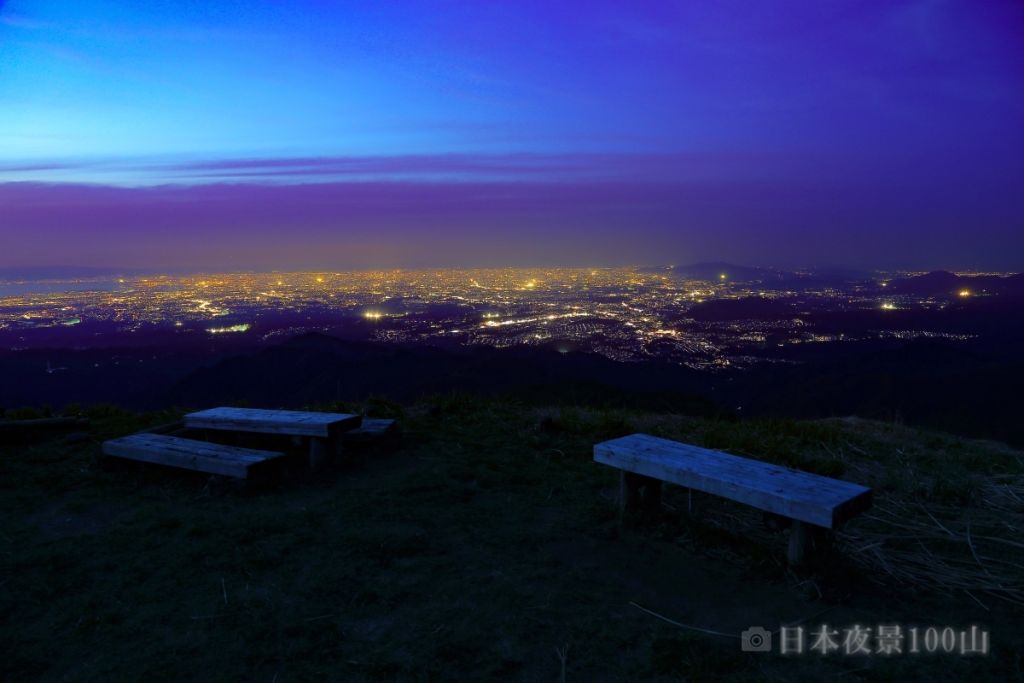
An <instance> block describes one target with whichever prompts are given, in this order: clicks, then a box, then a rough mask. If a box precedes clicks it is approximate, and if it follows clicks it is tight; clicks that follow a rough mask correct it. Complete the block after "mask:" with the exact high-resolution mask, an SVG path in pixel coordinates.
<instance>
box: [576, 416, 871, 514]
mask: <svg viewBox="0 0 1024 683" xmlns="http://www.w3.org/2000/svg"><path fill="white" fill-rule="evenodd" d="M594 460H595V461H597V462H599V463H603V464H605V465H610V466H612V467H616V468H619V469H620V470H624V471H626V472H632V473H634V474H639V475H642V476H645V477H651V478H653V479H658V480H661V481H666V482H669V483H672V484H678V485H680V486H685V487H687V488H691V489H695V490H698V491H704V492H706V493H711V494H715V495H718V496H722V497H723V498H728V499H730V500H735V501H737V502H740V503H746V504H747V505H751V506H753V507H756V508H759V509H761V510H765V511H767V512H771V513H774V514H777V515H781V516H783V517H788V518H791V519H793V520H797V521H799V522H806V523H808V524H813V525H816V526H819V527H824V528H826V529H833V528H836V527H837V526H839V525H840V524H842V523H843V522H844V521H845V520H846V519H849V518H850V517H852V516H854V515H856V514H859V513H860V512H862V511H864V510H866V509H868V508H869V507H871V489H869V488H866V487H864V486H860V485H859V484H853V483H850V482H845V481H839V480H838V479H831V478H829V477H823V476H820V475H817V474H811V473H810V472H801V471H800V470H795V469H792V468H788V467H780V466H778V465H773V464H770V463H766V462H762V461H759V460H752V459H750V458H743V457H739V456H736V455H730V454H728V453H722V452H720V451H713V450H709V449H706V448H700V447H697V446H691V445H688V444H683V443H679V442H677V441H670V440H668V439H661V438H658V437H654V436H650V435H647V434H633V435H631V436H625V437H622V438H619V439H613V440H611V441H605V442H604V443H600V444H597V445H596V446H594Z"/></svg>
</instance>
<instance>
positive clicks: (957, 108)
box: [0, 0, 1024, 265]
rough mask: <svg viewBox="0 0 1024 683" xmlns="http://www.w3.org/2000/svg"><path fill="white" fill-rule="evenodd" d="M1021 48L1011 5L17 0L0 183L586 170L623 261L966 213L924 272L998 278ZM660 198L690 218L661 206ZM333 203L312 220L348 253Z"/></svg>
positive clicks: (465, 177) (3, 93) (128, 184)
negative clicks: (629, 243) (959, 233)
mask: <svg viewBox="0 0 1024 683" xmlns="http://www.w3.org/2000/svg"><path fill="white" fill-rule="evenodd" d="M1022 45H1024V5H1022V4H1021V3H1019V2H1012V1H1009V0H1007V1H1001V0H990V1H986V2H962V1H952V0H908V1H903V2H899V1H896V2H847V1H839V0H830V1H823V2H811V3H808V2H788V1H780V2H754V1H749V2H738V1H728V2H717V3H689V2H685V3H684V2H667V1H661V2H636V3H622V2H606V1H602V0H595V1H592V2H575V1H572V2H569V1H567V2H560V3H552V2H533V1H531V0H524V1H522V2H515V3H486V2H395V3H390V2H389V3H379V2H361V3H354V2H302V1H300V2H290V3H281V2H261V1H258V0H257V1H251V2H245V3H214V2H180V1H179V2H165V1H152V2H144V3H130V2H113V1H97V0H82V1H78V2H66V1H65V2H55V1H46V0H43V1H35V2H33V1H30V0H9V1H8V2H6V3H2V6H0V183H6V184H7V185H9V187H6V188H5V189H3V191H2V193H0V194H2V195H3V196H4V197H6V199H5V200H4V201H7V202H8V203H9V205H10V206H14V205H15V204H17V205H18V206H21V204H23V203H24V201H25V200H24V198H19V196H20V195H19V194H18V189H19V187H21V188H22V189H24V183H45V184H47V186H48V187H49V189H50V191H51V192H52V196H51V197H50V198H48V199H47V203H49V204H54V205H56V204H59V203H60V201H61V199H60V197H61V194H60V192H58V190H59V189H60V188H61V187H65V189H68V188H67V186H70V185H76V184H90V185H106V186H118V187H124V188H136V189H137V190H139V191H140V192H141V191H142V190H143V189H144V188H146V187H153V186H159V185H164V184H168V183H170V184H174V185H182V186H192V187H194V186H200V185H210V184H218V185H220V184H225V183H230V184H238V183H245V184H254V185H267V184H284V185H299V184H308V183H335V184H339V185H342V184H351V183H357V182H367V181H373V182H393V183H398V184H401V183H410V182H427V183H493V182H505V183H514V184H517V189H516V191H524V190H525V186H524V183H534V184H537V183H539V184H540V185H544V184H551V183H557V184H562V185H565V184H575V185H580V184H588V183H589V184H593V183H598V182H600V183H614V184H619V185H623V184H625V185H628V186H630V187H632V188H633V189H634V193H633V195H632V196H633V197H634V199H633V200H632V201H635V202H636V207H635V208H636V212H635V215H636V216H638V219H637V220H636V221H632V222H630V221H628V218H627V217H628V215H629V212H628V211H622V210H620V209H621V208H622V206H621V204H622V202H628V201H630V200H627V199H625V198H620V199H619V200H618V201H619V205H617V206H616V207H609V212H608V213H609V215H611V214H614V215H615V216H616V217H617V218H616V219H615V220H616V221H620V222H619V223H615V224H611V223H608V222H605V221H600V220H599V218H600V217H598V218H597V219H595V218H593V217H591V219H590V220H598V223H599V225H600V229H601V231H602V232H603V233H604V232H607V233H608V234H610V235H613V236H614V233H615V230H616V229H618V230H621V231H628V232H629V233H630V235H631V236H638V237H639V238H640V242H641V245H640V246H639V247H635V248H634V249H633V250H632V251H631V252H628V253H627V254H625V255H623V257H626V258H630V259H641V258H648V257H650V256H651V255H654V254H658V253H662V252H663V251H664V250H665V249H666V248H673V244H672V243H671V239H670V237H669V235H670V234H671V233H672V232H673V230H676V229H677V230H679V231H681V232H682V233H684V234H682V236H681V237H680V238H679V239H680V241H679V245H678V248H675V251H676V252H679V253H689V252H688V251H687V249H685V248H683V247H684V246H685V244H686V243H693V241H694V240H693V239H692V238H693V237H694V236H696V237H699V238H700V239H699V240H697V241H699V242H700V243H701V244H706V245H707V246H706V248H705V250H706V251H707V252H708V253H701V254H696V253H694V254H692V255H693V256H694V257H708V258H712V257H714V258H719V257H730V258H748V259H749V258H750V257H751V256H753V255H754V254H753V253H746V252H744V251H743V250H736V249H735V248H732V253H731V252H730V249H731V247H730V245H731V244H733V242H734V240H733V239H732V238H730V237H729V233H733V234H740V233H743V234H746V233H747V232H749V230H751V229H753V227H756V228H757V230H758V231H760V232H758V233H757V234H758V235H759V240H760V241H761V242H763V243H765V244H769V243H773V244H777V245H778V246H777V248H775V249H773V250H771V251H769V253H768V254H767V255H766V257H767V258H770V259H772V260H775V261H783V260H785V259H786V257H787V249H786V248H787V246H792V245H793V243H794V242H793V241H794V240H796V239H798V237H797V235H798V234H801V231H807V230H810V229H811V228H810V227H809V226H810V225H811V224H814V225H817V226H818V228H817V229H819V230H822V231H825V236H827V231H829V230H842V231H845V232H843V234H841V235H838V236H837V239H836V240H834V241H833V242H832V243H833V244H834V245H836V246H835V248H834V249H832V250H830V249H829V246H828V245H829V244H830V243H829V241H828V240H825V239H823V240H821V243H822V247H821V249H822V251H821V253H817V252H816V253H812V254H807V255H803V256H801V258H811V259H820V260H822V261H828V262H830V263H834V262H836V261H837V260H841V258H840V257H841V256H842V253H830V251H835V252H838V251H839V246H838V245H840V244H847V243H849V242H851V241H856V238H857V237H858V235H856V234H850V232H849V231H850V230H860V231H862V232H863V237H864V238H865V239H868V240H876V241H877V240H881V239H882V238H883V237H884V236H885V235H893V234H894V231H895V232H897V233H898V232H899V231H906V235H900V236H899V237H900V239H894V240H893V241H894V242H900V243H904V242H905V243H908V244H914V243H916V241H917V240H923V239H927V237H928V235H929V230H936V231H941V230H945V231H954V228H953V227H951V226H952V225H960V226H962V228H961V229H962V230H963V231H964V233H965V234H970V235H971V236H972V238H973V239H974V240H981V241H982V243H981V245H980V246H979V244H978V242H977V241H975V242H974V243H972V244H969V245H968V244H964V245H959V246H958V245H957V243H956V242H955V241H950V242H949V244H948V245H947V247H945V248H944V250H943V251H942V252H941V253H940V254H938V255H929V256H928V258H936V260H939V261H942V263H941V264H940V263H936V264H935V265H957V263H955V262H956V261H957V259H958V253H960V252H962V253H963V254H966V256H965V257H964V258H963V259H962V260H963V261H965V263H963V264H962V265H971V264H974V265H982V262H985V261H988V262H991V263H993V264H995V263H996V262H999V263H1002V264H1004V265H1009V261H1010V260H1011V259H1009V258H1008V256H1007V249H1016V248H1018V247H1021V243H1020V241H1019V239H1018V240H1017V241H1014V238H1013V235H1014V234H1015V232H1019V231H1021V228H1022V227H1024V226H1022V225H1021V219H1022V215H1024V208H1022V200H1021V199H1020V198H1019V196H1018V195H1019V194H1020V193H1019V192H1017V191H1016V190H1015V188H1016V187H1019V186H1020V185H1021V183H1022V182H1024V161H1022V159H1024V126H1022V125H1021V123H1020V122H1021V121H1022V120H1024V48H1022ZM665 183H669V184H675V185H677V186H679V187H680V194H681V195H685V196H692V197H694V199H693V200H692V203H690V204H685V203H684V204H682V205H679V204H677V203H671V206H662V205H657V206H655V207H654V208H655V209H657V211H652V209H651V204H650V202H651V199H650V197H652V196H654V195H657V196H659V197H661V196H663V195H662V194H661V193H660V190H658V189H657V188H658V187H660V186H661V185H663V184H665ZM702 186H708V187H709V188H712V189H711V190H709V192H708V193H707V195H706V198H703V197H705V195H702V194H701V193H699V192H694V191H693V190H694V188H699V187H702ZM399 189H401V188H399ZM33 191H34V189H33ZM346 191H347V190H346V189H345V188H339V196H341V195H344V194H345V192H346ZM730 191H731V193H730ZM901 191H902V192H901ZM597 194H598V196H599V193H597ZM32 196H36V195H32ZM65 196H80V195H77V194H74V192H72V190H71V189H68V192H67V193H66V194H65ZM139 196H140V197H141V196H145V195H139ZM204 196H208V195H204ZM782 197H786V198H787V202H792V201H796V202H798V204H800V206H796V207H793V206H791V205H789V204H786V205H785V206H783V207H781V208H780V207H779V204H780V203H782V202H781V201H780V200H781V198H782ZM794 198H795V199H794ZM526 200H528V197H525V198H524V201H526ZM452 201H455V200H452ZM527 203H529V202H528V201H527ZM709 203H710V204H713V206H709ZM737 205H739V206H740V207H746V209H747V210H746V211H737V210H736V208H737ZM2 208H3V206H2V205H0V210H2ZM44 208H45V207H44ZM571 208H572V207H565V211H567V212H569V210H570V209H571ZM716 208H717V212H716V211H715V209H716ZM55 210H59V207H58V208H57V209H55ZM506 210H507V209H506ZM336 211H337V213H336V214H335V215H334V218H333V219H332V217H331V216H326V215H325V216H322V217H320V218H319V219H318V220H320V221H331V220H334V222H335V223H336V225H337V231H338V235H339V242H343V241H344V238H345V230H346V229H349V228H350V227H351V226H350V223H349V222H348V218H347V214H346V212H345V204H344V202H341V203H340V205H339V206H338V207H336ZM29 213H31V212H28V213H26V211H24V210H22V209H19V210H18V211H17V212H16V213H14V214H12V215H17V217H18V220H19V221H22V223H20V224H18V225H14V226H9V227H7V228H5V227H4V224H3V223H2V222H0V230H11V231H16V232H12V233H11V234H13V235H15V236H20V237H18V239H25V240H27V239H29V237H28V236H30V235H31V234H33V233H34V232H35V230H34V225H33V224H31V221H33V220H36V221H42V224H48V223H47V222H46V221H45V220H44V218H45V216H44V215H43V214H44V213H45V211H43V209H42V208H37V210H36V211H35V213H33V214H32V215H29ZM570 213H571V212H570ZM216 215H218V216H223V215H225V214H224V213H223V210H222V207H221V208H219V209H218V212H216ZM445 216H446V220H450V221H453V222H454V223H457V224H460V225H461V222H460V221H462V222H464V221H468V220H473V221H477V223H476V224H480V222H481V221H482V219H481V218H480V216H479V215H478V213H477V212H476V209H473V210H472V211H468V212H467V215H466V216H465V217H463V218H462V219H460V217H459V216H458V214H457V212H454V213H446V214H445ZM470 216H472V218H470ZM709 216H714V217H715V218H714V220H711V219H710V218H708V217H709ZM851 216H856V218H857V220H856V221H853V220H852V219H851ZM493 218H494V220H492V221H490V222H491V223H493V224H506V223H508V220H507V219H508V216H507V215H502V216H495V217H493ZM2 219H3V217H2V215H0V221H2ZM522 219H523V220H524V221H527V222H529V225H534V226H535V225H537V224H538V223H537V220H538V219H537V217H536V216H529V215H524V216H522ZM395 220H396V221H397V222H400V221H398V218H396V219H395ZM579 220H582V218H580V219H579ZM26 221H28V222H27V223H26ZM82 221H83V222H82V224H81V225H82V228H83V229H86V230H90V231H92V236H93V238H94V239H95V238H96V233H95V231H96V230H102V228H101V227H100V226H95V227H90V226H91V225H92V224H91V223H90V219H89V216H88V215H83V216H82ZM730 221H735V222H736V224H735V225H734V224H732V223H731V222H730ZM484 223H486V221H484ZM396 224H397V223H396ZM830 225H831V226H833V227H830ZM346 226H348V227H346ZM752 226H753V227H752ZM834 226H839V227H834ZM929 226H935V227H929ZM290 227H291V228H294V229H295V230H297V231H298V234H301V232H302V230H303V227H302V226H301V225H295V226H290ZM527 227H529V226H527ZM181 228H182V229H183V230H186V231H187V230H188V229H190V228H189V226H185V225H183V226H181ZM137 229H139V230H144V229H145V227H144V226H139V227H138V228H137ZM205 229H206V230H210V229H216V228H215V226H207V227H206V228H205ZM459 229H460V230H461V227H460V228H459ZM481 229H483V228H482V227H481ZM554 229H555V230H557V227H555V228H554ZM702 229H703V230H708V231H710V230H714V231H718V232H723V238H722V240H721V241H720V242H716V241H715V240H713V239H708V236H707V235H704V234H697V233H695V232H694V231H700V230H702ZM403 230H404V228H403V229H402V230H399V231H398V232H396V239H397V235H398V234H405V233H404V232H403ZM645 231H647V232H645ZM261 234H262V233H261ZM936 234H937V233H936ZM123 236H124V234H123V232H121V233H119V237H118V239H123ZM100 239H102V236H101V237H100ZM687 239H689V242H687ZM965 239H966V238H965ZM143 241H144V240H143ZM563 241H564V240H563ZM620 242H621V240H614V239H610V241H609V242H608V251H607V255H608V257H609V258H611V257H612V256H613V255H616V254H620V255H622V254H623V252H622V244H621V243H620ZM645 244H646V246H644V245H645ZM541 246H543V245H541ZM267 248H268V250H269V251H272V250H273V248H274V245H273V244H272V243H270V242H268V247H267ZM140 249H141V248H140ZM691 251H692V250H691ZM30 252H31V253H38V250H36V249H28V250H27V251H26V255H18V254H17V253H13V252H12V254H11V255H10V258H15V259H20V260H25V259H26V258H28V256H27V254H28V253H30ZM712 252H713V253H712ZM758 253H764V252H763V251H761V252H758ZM788 253H790V254H792V250H789V252H788ZM153 256H154V255H153V254H151V253H150V252H148V251H143V250H140V252H139V253H138V254H137V260H138V261H139V262H147V261H153V260H154V258H153ZM897 256H898V257H899V258H902V259H903V260H904V261H906V262H908V263H910V262H917V261H918V260H920V259H919V258H918V257H919V255H918V254H913V253H906V254H899V255H897ZM444 257H445V255H444V254H438V259H437V260H438V261H439V262H441V261H444V260H445V258H444ZM32 258H37V257H32ZM182 258H188V255H187V254H183V255H182ZM859 258H860V257H859ZM864 258H867V257H866V256H864ZM567 259H569V255H567ZM298 260H299V261H301V258H299V259H298ZM569 260H571V259H569ZM370 261H372V259H370ZM967 262H969V263H967ZM183 265H184V264H183ZM382 265H384V264H382Z"/></svg>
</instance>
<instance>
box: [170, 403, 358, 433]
mask: <svg viewBox="0 0 1024 683" xmlns="http://www.w3.org/2000/svg"><path fill="white" fill-rule="evenodd" d="M361 422H362V417H361V416H360V415H351V414H348V413H319V412H309V411H300V410H265V409H261V408H227V407H221V408H211V409H209V410H202V411H199V412H197V413H189V414H188V415H186V416H185V426H186V427H188V428H189V429H219V430H226V431H233V432H258V433H261V434H286V435H290V436H314V437H320V438H326V437H329V436H333V435H334V434H337V433H341V432H345V431H348V430H350V429H355V428H357V427H359V425H360V424H361Z"/></svg>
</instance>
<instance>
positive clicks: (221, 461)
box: [103, 433, 284, 479]
mask: <svg viewBox="0 0 1024 683" xmlns="http://www.w3.org/2000/svg"><path fill="white" fill-rule="evenodd" d="M103 455H105V456H113V457H117V458H127V459H129V460H140V461H142V462H149V463H154V464H157V465H168V466H171V467H180V468H183V469H189V470H197V471H199V472H207V473H209V474H219V475H223V476H226V477H238V478H240V479H246V478H248V477H249V474H250V469H251V468H252V467H254V466H256V465H259V464H262V463H265V462H267V461H269V460H273V459H275V458H280V457H283V456H284V453H278V452H276V451H259V450H254V449H251V448H238V447H237V446H224V445H221V444H216V443H209V442H207V441H195V440H193V439H182V438H180V437H177V436H167V435H165V434H149V433H141V434H132V435H131V436H124V437H121V438H119V439H111V440H109V441H105V442H104V443H103Z"/></svg>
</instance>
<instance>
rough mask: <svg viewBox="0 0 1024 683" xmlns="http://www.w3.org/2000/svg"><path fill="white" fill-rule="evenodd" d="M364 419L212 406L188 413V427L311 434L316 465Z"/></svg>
mask: <svg viewBox="0 0 1024 683" xmlns="http://www.w3.org/2000/svg"><path fill="white" fill-rule="evenodd" d="M362 419H363V418H362V417H361V416H360V415H350V414H347V413H317V412H305V411H299V410H263V409H258V408H211V409H209V410H202V411H200V412H197V413H189V414H188V415H186V416H185V427H186V428H188V429H213V430H221V431H228V432H257V433H260V434H283V435H288V436H293V437H299V438H308V439H309V464H310V466H311V467H313V468H314V469H315V468H317V467H319V466H320V465H322V464H323V463H324V461H326V460H327V458H328V457H329V455H330V453H331V452H332V451H333V450H336V449H337V447H338V445H339V441H338V439H339V437H340V435H341V434H342V433H343V432H347V431H349V430H351V429H356V428H357V427H359V426H360V424H361V423H362Z"/></svg>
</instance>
